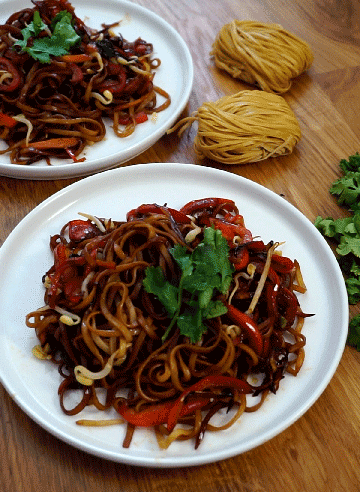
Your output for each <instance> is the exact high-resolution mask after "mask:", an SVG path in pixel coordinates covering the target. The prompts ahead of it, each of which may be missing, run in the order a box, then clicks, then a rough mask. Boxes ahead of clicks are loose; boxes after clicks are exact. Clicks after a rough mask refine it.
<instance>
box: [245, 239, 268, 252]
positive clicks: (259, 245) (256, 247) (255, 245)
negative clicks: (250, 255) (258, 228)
mask: <svg viewBox="0 0 360 492" xmlns="http://www.w3.org/2000/svg"><path fill="white" fill-rule="evenodd" d="M248 247H249V249H250V250H251V251H266V244H265V243H264V241H261V240H259V241H251V243H250V244H249V245H248Z"/></svg>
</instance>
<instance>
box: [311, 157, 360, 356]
mask: <svg viewBox="0 0 360 492" xmlns="http://www.w3.org/2000/svg"><path fill="white" fill-rule="evenodd" d="M339 166H340V169H341V170H342V171H343V176H342V177H341V178H339V179H337V180H336V181H334V182H333V183H332V185H331V186H330V190H329V191H330V193H331V194H332V195H335V196H337V200H338V204H339V205H342V206H347V208H348V209H349V211H350V212H352V213H351V215H350V216H347V217H343V218H340V219H336V220H334V219H332V218H331V217H327V218H322V217H320V216H319V217H317V218H316V219H315V222H314V225H315V227H317V229H318V230H319V231H320V232H321V233H322V234H323V236H325V237H328V238H331V240H332V241H333V242H334V243H335V246H336V249H335V252H336V254H337V259H338V262H339V265H340V268H341V270H342V272H343V274H344V277H345V285H346V290H347V294H348V301H349V304H357V303H358V302H360V154H359V152H356V154H354V155H351V156H350V157H349V158H348V160H346V159H342V160H341V161H340V163H339ZM348 343H349V344H350V345H353V346H356V347H357V349H358V350H359V351H360V314H358V315H357V316H354V318H353V319H352V320H351V321H350V324H349V336H348Z"/></svg>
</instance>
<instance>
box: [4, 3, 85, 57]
mask: <svg viewBox="0 0 360 492" xmlns="http://www.w3.org/2000/svg"><path fill="white" fill-rule="evenodd" d="M50 27H51V36H44V37H41V38H39V37H38V36H39V34H40V33H42V32H43V31H44V30H46V31H49V27H48V26H47V25H46V24H45V23H44V22H43V21H42V19H41V17H40V14H39V12H38V11H35V12H34V17H33V21H32V22H30V24H29V25H28V26H27V27H26V28H25V29H22V31H21V34H22V36H23V39H22V40H18V41H17V42H16V43H15V44H14V46H20V47H21V51H25V52H27V53H28V54H29V55H30V56H32V57H33V58H34V59H35V60H39V61H40V62H41V63H50V62H51V58H50V57H51V56H62V55H66V54H67V53H69V50H70V48H71V47H72V46H74V45H75V44H77V43H78V42H79V41H80V36H78V34H76V32H75V29H74V28H73V26H72V15H71V13H70V12H68V11H66V10H65V11H62V12H59V14H57V15H56V16H55V18H54V19H53V22H52V24H51V26H50ZM30 39H31V40H32V43H29V40H30Z"/></svg>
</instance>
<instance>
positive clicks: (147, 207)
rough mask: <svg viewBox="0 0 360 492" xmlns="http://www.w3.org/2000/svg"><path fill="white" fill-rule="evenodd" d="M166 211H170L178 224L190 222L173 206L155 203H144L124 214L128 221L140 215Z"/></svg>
mask: <svg viewBox="0 0 360 492" xmlns="http://www.w3.org/2000/svg"><path fill="white" fill-rule="evenodd" d="M166 211H167V212H169V213H170V215H171V216H172V218H173V219H174V220H175V222H177V223H178V224H190V222H191V220H190V219H189V217H187V216H186V215H185V214H183V213H182V212H179V211H178V210H175V209H174V208H169V207H165V206H164V207H162V206H160V205H156V203H144V204H143V205H140V206H139V207H137V208H134V209H132V210H130V211H129V212H128V213H127V214H126V220H127V221H128V222H129V221H131V220H136V219H137V218H138V217H139V216H141V215H146V214H163V215H166Z"/></svg>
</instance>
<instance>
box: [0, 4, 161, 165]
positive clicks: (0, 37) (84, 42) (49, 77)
mask: <svg viewBox="0 0 360 492" xmlns="http://www.w3.org/2000/svg"><path fill="white" fill-rule="evenodd" d="M32 3H33V4H34V7H33V8H25V9H23V10H21V11H19V12H16V13H14V14H13V15H11V16H10V17H9V19H8V20H7V21H6V23H5V24H3V25H0V138H1V139H2V140H3V141H5V143H6V145H7V147H6V148H5V149H3V150H1V151H0V154H4V153H9V156H10V161H11V163H14V164H32V163H34V162H36V161H39V160H41V159H46V161H47V163H48V164H50V163H51V162H50V160H51V158H52V157H56V158H60V159H69V158H70V159H72V160H73V161H74V162H78V161H83V160H85V157H79V155H80V154H81V153H82V151H83V150H84V148H85V147H87V146H88V145H91V144H94V143H96V142H99V141H101V140H103V139H104V136H105V133H106V127H105V124H104V118H110V119H111V120H112V122H113V124H112V127H113V131H114V132H115V134H116V135H117V136H118V137H127V136H129V135H131V134H132V133H133V132H134V130H135V127H136V126H137V125H138V124H140V123H143V122H145V121H146V120H147V119H148V115H151V114H155V113H158V112H160V111H162V110H164V109H166V108H167V107H168V106H169V104H170V96H169V94H167V92H165V91H164V90H163V89H161V88H160V87H157V86H156V85H154V81H153V79H154V75H155V71H156V69H157V68H158V67H159V66H160V64H161V60H160V59H159V58H152V53H153V46H152V44H150V43H149V42H146V41H144V40H143V39H141V38H138V39H136V40H135V41H131V42H129V41H127V40H125V39H123V37H122V36H121V35H118V34H115V33H114V32H113V30H112V29H113V28H114V27H115V26H116V25H117V24H116V23H114V24H113V25H103V26H102V29H101V30H95V29H91V28H89V27H88V26H86V25H85V23H84V22H83V21H82V20H80V19H79V18H78V17H77V16H76V15H75V11H74V8H73V7H72V5H71V4H70V3H69V2H68V1H67V0H32ZM36 15H37V17H36ZM37 25H40V26H41V27H39V28H38V30H36V29H37ZM57 26H58V27H57ZM38 31H39V32H38ZM69 33H70V34H69ZM70 36H73V45H72V46H68V44H69V37H70ZM70 39H71V38H70ZM70 42H72V41H70ZM35 43H38V44H35ZM62 43H65V44H64V46H65V47H66V49H65V48H64V46H63V45H62ZM63 53H65V54H63ZM159 96H160V98H161V99H163V100H164V102H162V103H161V104H158V99H159Z"/></svg>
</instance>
